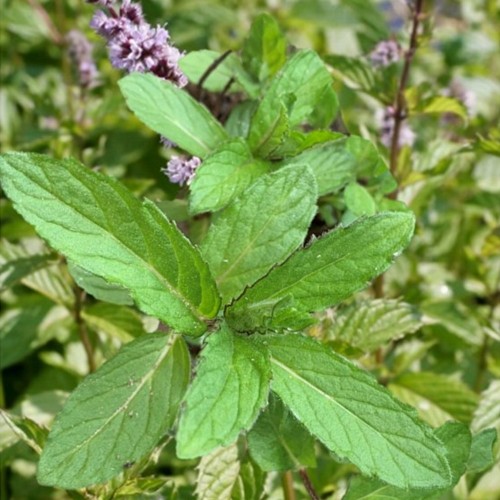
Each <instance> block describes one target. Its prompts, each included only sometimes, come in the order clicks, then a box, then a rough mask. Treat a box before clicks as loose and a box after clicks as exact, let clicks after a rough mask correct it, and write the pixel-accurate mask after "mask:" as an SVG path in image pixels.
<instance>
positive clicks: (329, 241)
mask: <svg viewBox="0 0 500 500" xmlns="http://www.w3.org/2000/svg"><path fill="white" fill-rule="evenodd" d="M413 226H414V217H413V215H411V214H410V213H407V212H385V213H380V214H378V215H375V216H372V217H367V218H365V219H359V220H358V221H356V222H355V223H353V224H351V225H350V226H349V227H347V228H340V229H337V230H335V231H332V232H330V233H329V234H327V235H326V236H324V237H322V238H320V239H318V240H316V241H315V242H314V243H313V244H312V245H310V246H309V247H307V248H306V249H304V250H300V251H298V252H297V253H295V254H294V255H292V257H290V258H289V259H288V260H287V261H286V262H285V263H284V264H282V265H281V266H278V267H276V268H274V269H273V270H272V271H271V272H270V273H269V274H268V275H267V276H266V277H265V278H264V279H262V280H261V281H259V282H257V283H256V284H255V285H254V286H253V287H252V288H249V289H247V291H246V292H245V293H244V294H243V295H242V296H241V297H240V298H239V299H238V300H237V302H235V303H234V304H233V305H232V306H231V307H230V309H229V310H228V319H229V321H230V322H231V325H232V326H233V327H234V328H237V329H242V330H251V329H256V328H260V327H262V326H266V325H267V326H275V327H286V326H287V325H286V321H283V319H279V321H278V320H277V319H276V318H275V319H274V320H273V317H274V316H275V315H276V313H277V312H279V313H280V315H283V314H284V313H290V312H292V311H296V312H298V313H300V312H309V311H318V310H320V309H324V308H326V307H329V306H332V305H334V304H337V303H338V302H340V301H341V300H343V299H345V298H347V297H349V296H350V295H351V294H353V293H354V292H356V291H358V290H361V289H362V288H364V287H365V286H366V285H367V283H368V282H369V281H370V280H371V279H373V278H374V277H375V276H377V275H378V274H380V273H382V272H384V271H385V270H386V269H387V268H388V267H389V266H390V264H391V263H392V261H393V259H394V256H395V255H397V254H398V253H400V252H401V251H402V250H403V249H404V248H405V247H406V246H407V245H408V243H409V241H410V239H411V236H412V234H413ZM287 302H289V304H287ZM284 319H285V320H287V321H288V320H289V319H290V318H287V317H286V315H285V316H284ZM288 326H291V325H288Z"/></svg>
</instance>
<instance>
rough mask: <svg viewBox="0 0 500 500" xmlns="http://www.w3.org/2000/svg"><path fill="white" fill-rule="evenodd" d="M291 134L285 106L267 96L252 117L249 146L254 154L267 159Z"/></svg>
mask: <svg viewBox="0 0 500 500" xmlns="http://www.w3.org/2000/svg"><path fill="white" fill-rule="evenodd" d="M289 132H290V128H289V121H288V115H287V112H286V108H285V105H284V104H283V102H281V101H276V100H274V99H273V98H272V96H267V95H266V96H265V97H264V99H263V100H262V102H261V103H260V105H259V107H258V108H257V111H256V112H255V114H254V115H253V116H252V121H251V122H250V130H249V131H248V144H249V146H250V148H251V149H252V152H253V153H254V154H255V155H256V156H260V157H261V158H267V157H269V156H271V155H272V154H273V152H274V151H276V149H277V148H278V147H279V146H280V145H281V144H282V143H283V141H284V140H285V139H286V138H287V136H288V134H289Z"/></svg>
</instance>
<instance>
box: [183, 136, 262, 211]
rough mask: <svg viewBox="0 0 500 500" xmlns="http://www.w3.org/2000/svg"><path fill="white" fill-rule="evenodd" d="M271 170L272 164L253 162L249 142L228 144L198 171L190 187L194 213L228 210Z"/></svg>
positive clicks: (190, 206) (209, 158)
mask: <svg viewBox="0 0 500 500" xmlns="http://www.w3.org/2000/svg"><path fill="white" fill-rule="evenodd" d="M268 170H269V164H268V163H266V162H264V161H262V160H256V159H255V158H253V156H252V154H251V152H250V149H249V148H248V145H247V144H246V143H245V141H243V140H241V139H235V140H234V141H231V142H227V143H225V144H224V145H223V146H221V147H220V148H219V149H217V151H215V152H214V153H213V154H211V155H210V156H209V157H208V158H207V159H206V160H205V161H204V162H203V163H202V165H201V166H200V167H199V168H198V169H197V170H196V175H195V177H194V180H193V182H192V183H191V186H190V191H191V196H190V199H189V209H190V212H191V213H192V214H198V213H201V212H209V211H212V212H215V211H216V210H220V209H221V208H224V207H225V206H226V205H227V204H228V203H229V202H230V201H231V200H233V199H234V198H235V197H236V196H238V195H239V194H240V193H242V192H243V191H244V190H245V189H246V188H247V187H248V186H249V185H250V184H251V183H252V182H253V181H254V180H255V179H257V177H259V176H260V175H262V174H264V173H266V172H267V171H268Z"/></svg>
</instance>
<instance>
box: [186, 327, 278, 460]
mask: <svg viewBox="0 0 500 500" xmlns="http://www.w3.org/2000/svg"><path fill="white" fill-rule="evenodd" d="M270 376H271V373H270V367H269V361H268V359H267V355H266V352H265V350H263V349H262V348H261V347H260V346H259V345H258V344H255V343H254V342H252V341H251V340H250V339H248V338H246V337H242V336H239V335H235V334H234V333H233V332H231V330H229V328H227V327H226V326H225V325H223V326H222V327H221V329H220V330H219V331H218V332H215V333H214V334H212V335H211V336H210V337H209V338H208V342H207V346H206V347H205V349H204V350H203V351H202V354H201V360H200V362H199V365H198V367H197V370H196V377H195V379H194V381H193V382H192V384H191V386H190V387H189V390H188V392H187V394H186V398H185V407H184V411H183V412H182V414H181V418H180V422H179V430H178V432H177V455H178V457H179V458H195V457H199V456H202V455H205V454H206V453H208V452H210V451H212V450H213V449H215V448H216V447H218V446H227V445H229V444H231V443H233V442H234V441H235V440H236V438H237V437H238V434H239V433H240V432H241V431H242V430H246V429H249V428H250V427H251V426H252V424H253V423H254V422H255V420H256V418H257V415H258V414H259V410H260V409H261V408H262V407H263V406H264V405H265V404H266V403H267V398H268V393H269V379H270Z"/></svg>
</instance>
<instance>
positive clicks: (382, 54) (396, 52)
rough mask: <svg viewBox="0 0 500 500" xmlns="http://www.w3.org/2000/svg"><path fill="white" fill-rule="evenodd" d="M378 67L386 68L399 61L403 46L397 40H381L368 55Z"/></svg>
mask: <svg viewBox="0 0 500 500" xmlns="http://www.w3.org/2000/svg"><path fill="white" fill-rule="evenodd" d="M368 57H369V59H370V62H371V63H372V65H373V66H375V67H376V68H385V67H386V66H390V65H391V64H393V63H395V62H398V61H399V59H400V58H401V47H400V46H399V44H398V42H396V41H395V40H385V41H383V42H379V43H378V44H377V45H376V46H375V48H374V49H373V50H372V51H371V52H370V55H369V56H368Z"/></svg>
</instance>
